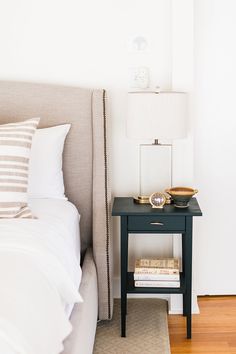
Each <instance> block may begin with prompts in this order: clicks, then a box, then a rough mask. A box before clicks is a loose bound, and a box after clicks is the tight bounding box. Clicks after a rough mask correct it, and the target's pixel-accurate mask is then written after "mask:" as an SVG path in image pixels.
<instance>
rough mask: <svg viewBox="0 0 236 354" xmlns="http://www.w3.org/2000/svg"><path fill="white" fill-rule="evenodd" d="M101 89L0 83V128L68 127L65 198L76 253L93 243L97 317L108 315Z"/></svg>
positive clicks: (109, 292)
mask: <svg viewBox="0 0 236 354" xmlns="http://www.w3.org/2000/svg"><path fill="white" fill-rule="evenodd" d="M105 108H106V105H105V91H104V90H89V89H81V88H78V87H65V86H57V85H48V84H35V83H25V82H6V81H0V124H4V123H8V122H15V121H20V120H24V119H27V118H31V117H40V118H41V120H40V125H39V128H42V127H49V126H53V125H58V124H63V123H71V124H72V126H71V129H70V132H69V134H68V136H67V139H66V144H65V149H64V156H63V173H64V182H65V190H66V195H67V197H68V199H69V200H70V201H71V202H72V203H73V204H75V205H76V207H77V208H78V210H79V212H80V215H81V223H80V232H81V244H82V251H83V252H84V251H85V250H86V248H87V247H88V246H91V245H93V254H94V259H95V263H96V267H97V273H98V284H99V318H100V319H107V318H110V317H111V312H112V280H111V267H112V260H111V244H110V224H109V217H110V191H109V187H108V172H107V141H106V123H107V122H106V110H105Z"/></svg>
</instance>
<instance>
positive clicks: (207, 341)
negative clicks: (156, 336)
mask: <svg viewBox="0 0 236 354" xmlns="http://www.w3.org/2000/svg"><path fill="white" fill-rule="evenodd" d="M198 304H199V307H200V314H199V315H193V319H192V326H193V328H192V339H186V338H185V336H186V327H185V318H184V317H183V316H179V315H170V316H169V318H168V322H169V333H170V344H171V354H186V353H191V354H227V353H229V354H236V296H206V297H199V298H198Z"/></svg>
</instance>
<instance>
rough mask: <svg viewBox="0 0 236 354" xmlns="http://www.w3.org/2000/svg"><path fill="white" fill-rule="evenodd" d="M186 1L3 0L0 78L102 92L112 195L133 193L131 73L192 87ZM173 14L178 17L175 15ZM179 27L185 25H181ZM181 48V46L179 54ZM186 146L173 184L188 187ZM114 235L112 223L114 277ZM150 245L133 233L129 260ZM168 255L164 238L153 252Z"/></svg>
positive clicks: (179, 149)
mask: <svg viewBox="0 0 236 354" xmlns="http://www.w3.org/2000/svg"><path fill="white" fill-rule="evenodd" d="M188 4H192V0H191V1H190V0H179V3H178V6H177V7H176V5H177V3H176V2H175V1H173V8H172V1H171V0H148V1H144V0H119V1H111V0H99V1H92V0H86V1H82V0H40V1H38V0H8V1H5V2H1V4H0V45H1V56H0V79H11V80H26V81H41V82H50V83H62V84H73V85H79V86H85V87H91V86H92V87H103V88H106V89H107V90H108V97H109V110H110V113H111V118H112V120H111V127H110V136H111V170H112V171H111V172H112V191H113V195H114V196H125V195H130V196H132V195H134V194H137V193H138V174H139V173H138V142H134V141H130V140H128V139H127V138H126V131H125V130H126V124H125V119H126V93H127V91H128V89H129V86H130V85H129V68H131V67H135V66H140V65H145V66H147V67H149V69H150V77H151V82H150V84H151V86H156V85H159V86H160V87H161V88H162V89H171V86H172V84H173V86H174V88H175V89H182V90H189V87H190V86H191V74H190V67H191V63H190V62H189V59H188V56H189V54H186V53H187V52H188V50H187V51H186V47H185V45H184V41H185V40H186V38H187V37H186V33H188V28H189V26H190V27H191V20H192V18H191V17H190V23H189V24H188V21H187V19H188V16H189V10H191V8H189V5H188ZM190 6H192V5H190ZM186 9H187V11H185V10H186ZM172 10H173V11H174V13H177V17H175V16H174V17H173V12H172ZM174 18H175V19H176V20H177V22H176V23H175V24H176V26H175V29H174V27H173V26H172V21H174ZM186 21H187V22H186ZM181 23H182V24H183V23H184V24H185V25H184V26H182V27H181ZM177 29H180V32H179V36H176V30H177ZM181 30H182V33H181ZM186 31H187V32H186ZM190 32H191V31H190ZM183 33H185V35H184V38H185V39H184V41H183V39H181V38H182V35H183ZM140 35H141V36H143V37H145V38H146V40H147V42H148V46H147V49H146V50H145V51H143V52H139V53H138V52H135V51H134V50H133V49H132V39H133V38H135V37H136V36H140ZM180 43H181V48H182V49H181V51H178V47H179V45H180ZM180 53H181V54H180ZM186 55H187V57H186ZM183 63H184V65H183ZM189 63H190V64H189ZM189 75H190V76H189ZM145 142H146V141H144V143H145ZM191 144H192V143H191V137H190V141H187V142H186V141H185V142H182V143H181V142H180V143H176V146H175V149H174V171H173V172H174V183H177V184H179V183H180V184H189V185H191V181H192V145H191ZM118 236H119V227H118V220H115V221H114V246H115V275H116V276H117V275H118V274H119V261H118V260H119V237H118ZM155 245H156V246H158V245H160V243H158V242H157V238H156V240H155V237H153V236H152V235H146V236H144V237H142V236H139V237H138V240H137V238H135V236H134V237H132V240H131V250H132V251H131V259H134V258H135V255H136V256H137V255H151V252H153V255H155V254H156V250H155ZM171 252H172V241H171V239H170V238H169V239H167V237H166V242H162V248H161V249H160V250H159V255H163V256H164V255H167V254H171Z"/></svg>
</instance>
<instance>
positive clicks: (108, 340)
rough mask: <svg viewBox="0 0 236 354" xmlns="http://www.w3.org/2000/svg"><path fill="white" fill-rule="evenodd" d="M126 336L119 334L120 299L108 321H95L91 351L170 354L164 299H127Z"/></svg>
mask: <svg viewBox="0 0 236 354" xmlns="http://www.w3.org/2000/svg"><path fill="white" fill-rule="evenodd" d="M127 312H128V314H127V319H126V338H121V337H120V300H118V299H115V303H114V315H113V319H112V320H111V321H101V322H99V323H98V327H97V333H96V339H95V346H94V352H93V354H170V344H169V333H168V322H167V302H166V301H165V300H161V299H128V311H127Z"/></svg>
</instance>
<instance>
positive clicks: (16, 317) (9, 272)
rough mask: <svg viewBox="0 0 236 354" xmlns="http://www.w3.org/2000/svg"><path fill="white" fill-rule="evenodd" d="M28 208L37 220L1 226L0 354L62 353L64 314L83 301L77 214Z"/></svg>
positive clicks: (60, 205)
mask: <svg viewBox="0 0 236 354" xmlns="http://www.w3.org/2000/svg"><path fill="white" fill-rule="evenodd" d="M30 206H31V209H32V211H33V213H34V214H35V215H36V216H37V217H38V219H33V220H31V219H28V220H25V219H11V220H6V219H5V220H4V219H2V220H0V279H1V283H0V284H1V285H0V354H2V353H4V354H32V353H33V354H58V353H60V352H61V351H62V349H63V346H62V341H63V340H64V339H65V337H66V336H67V335H68V334H69V333H70V331H71V325H70V322H69V320H68V312H70V310H71V307H72V306H73V304H74V303H75V302H79V301H82V299H81V297H80V295H79V293H78V290H77V289H78V287H79V284H80V280H81V268H80V266H79V262H80V244H79V235H78V233H79V215H78V212H77V210H76V208H75V207H74V206H73V205H72V204H71V203H70V202H68V201H65V200H56V199H54V200H53V199H34V200H31V201H30ZM66 307H67V314H66V311H65V309H66ZM68 309H69V310H68Z"/></svg>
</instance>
